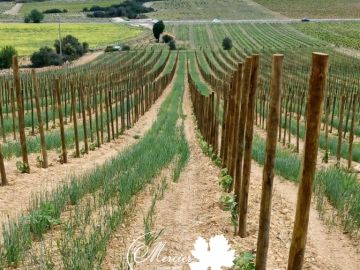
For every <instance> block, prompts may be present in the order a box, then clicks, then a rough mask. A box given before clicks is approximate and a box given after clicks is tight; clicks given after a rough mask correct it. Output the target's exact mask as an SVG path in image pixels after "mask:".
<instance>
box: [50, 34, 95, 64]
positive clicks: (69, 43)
mask: <svg viewBox="0 0 360 270" xmlns="http://www.w3.org/2000/svg"><path fill="white" fill-rule="evenodd" d="M54 46H55V49H56V52H57V53H58V54H59V53H60V41H59V40H55V44H54ZM61 48H62V54H63V58H64V59H63V60H65V61H72V60H75V59H77V58H79V57H81V56H83V55H84V53H86V52H87V51H88V50H89V44H88V43H86V42H83V43H80V42H79V40H78V39H77V38H76V37H74V36H72V35H67V36H66V37H64V38H63V39H61Z"/></svg>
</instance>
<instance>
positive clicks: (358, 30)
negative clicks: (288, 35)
mask: <svg viewBox="0 0 360 270" xmlns="http://www.w3.org/2000/svg"><path fill="white" fill-rule="evenodd" d="M359 6H360V5H359ZM359 12H360V11H359ZM294 26H295V28H296V29H298V30H300V31H302V32H304V33H305V34H307V35H310V36H313V37H316V38H318V39H321V40H324V41H327V42H329V43H332V44H334V45H335V46H338V47H348V48H352V49H357V50H360V23H359V22H342V23H306V24H304V23H301V24H300V23H299V24H295V25H294Z"/></svg>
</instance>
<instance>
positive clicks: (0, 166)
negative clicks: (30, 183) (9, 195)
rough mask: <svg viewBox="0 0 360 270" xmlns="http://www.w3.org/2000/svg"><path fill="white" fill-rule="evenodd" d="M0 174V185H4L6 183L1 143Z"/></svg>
mask: <svg viewBox="0 0 360 270" xmlns="http://www.w3.org/2000/svg"><path fill="white" fill-rule="evenodd" d="M0 175H1V186H6V185H7V184H9V183H8V180H7V177H6V171H5V164H4V156H3V154H2V149H1V144H0Z"/></svg>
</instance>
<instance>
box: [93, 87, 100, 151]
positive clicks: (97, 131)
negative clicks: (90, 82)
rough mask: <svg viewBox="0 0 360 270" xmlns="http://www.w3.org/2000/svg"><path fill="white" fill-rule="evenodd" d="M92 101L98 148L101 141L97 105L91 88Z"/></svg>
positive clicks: (95, 95) (94, 93) (94, 91)
mask: <svg viewBox="0 0 360 270" xmlns="http://www.w3.org/2000/svg"><path fill="white" fill-rule="evenodd" d="M93 99H94V110H95V129H96V142H97V147H98V148H99V147H100V144H101V142H100V141H101V139H100V132H99V129H100V127H99V113H98V105H97V91H96V90H95V87H94V88H93Z"/></svg>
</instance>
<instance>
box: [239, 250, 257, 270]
mask: <svg viewBox="0 0 360 270" xmlns="http://www.w3.org/2000/svg"><path fill="white" fill-rule="evenodd" d="M234 269H235V270H255V255H254V254H253V253H251V252H244V253H242V254H240V255H239V256H238V257H236V258H235V260H234Z"/></svg>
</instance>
